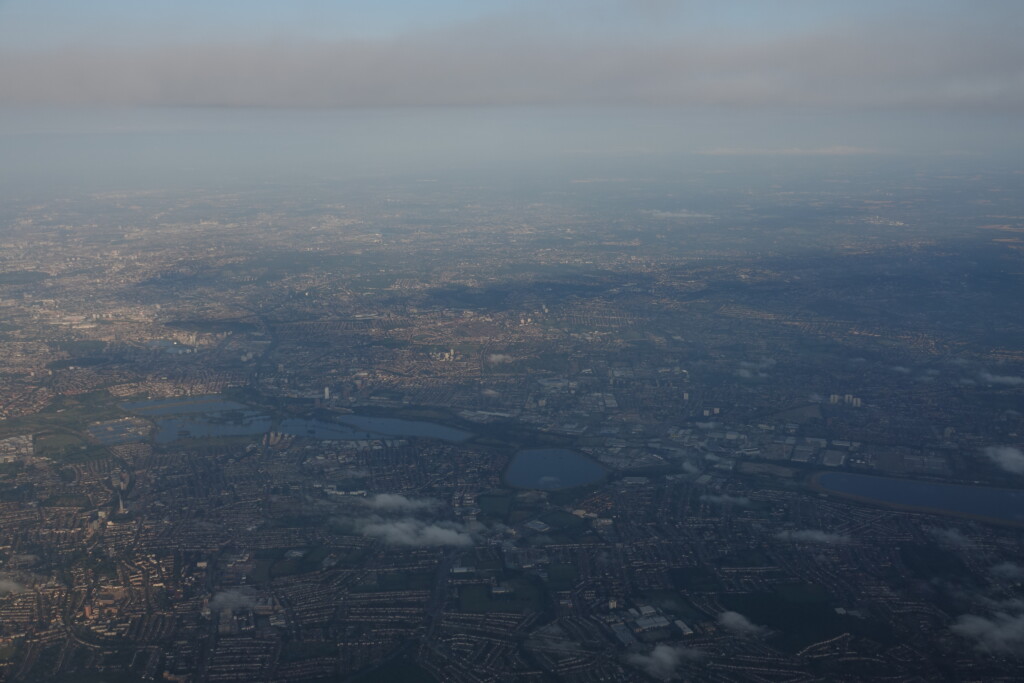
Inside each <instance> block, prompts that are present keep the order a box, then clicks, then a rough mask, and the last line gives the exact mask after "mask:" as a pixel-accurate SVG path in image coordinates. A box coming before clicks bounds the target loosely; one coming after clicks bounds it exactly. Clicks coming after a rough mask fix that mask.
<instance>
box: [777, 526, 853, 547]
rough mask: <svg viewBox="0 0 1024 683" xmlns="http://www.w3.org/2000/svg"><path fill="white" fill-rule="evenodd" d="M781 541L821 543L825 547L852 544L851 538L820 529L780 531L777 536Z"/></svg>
mask: <svg viewBox="0 0 1024 683" xmlns="http://www.w3.org/2000/svg"><path fill="white" fill-rule="evenodd" d="M775 538H777V539H779V540H780V541H792V542H794V543H821V544H824V545H843V544H846V543H849V542H850V537H849V536H844V535H843V534H832V533H829V532H827V531H822V530H820V529H799V530H797V531H780V532H779V533H777V534H775Z"/></svg>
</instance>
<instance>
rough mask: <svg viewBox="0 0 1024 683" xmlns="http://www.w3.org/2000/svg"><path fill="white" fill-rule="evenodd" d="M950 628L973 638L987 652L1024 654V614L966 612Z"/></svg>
mask: <svg viewBox="0 0 1024 683" xmlns="http://www.w3.org/2000/svg"><path fill="white" fill-rule="evenodd" d="M950 628H951V630H952V631H953V633H956V634H957V635H959V636H963V637H964V638H967V639H969V640H973V641H974V642H975V644H976V645H977V647H978V649H980V650H984V651H985V652H996V653H1001V654H1013V655H1017V656H1024V614H1017V615H1011V614H1007V613H1005V612H997V613H995V614H993V615H992V616H991V617H983V616H979V615H977V614H964V615H961V616H960V617H958V618H957V620H956V621H955V622H954V623H953V625H952V626H951V627H950Z"/></svg>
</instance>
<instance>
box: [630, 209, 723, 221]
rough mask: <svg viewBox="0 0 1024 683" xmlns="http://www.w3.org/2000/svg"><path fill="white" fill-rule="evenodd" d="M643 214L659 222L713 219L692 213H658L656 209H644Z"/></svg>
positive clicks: (703, 214)
mask: <svg viewBox="0 0 1024 683" xmlns="http://www.w3.org/2000/svg"><path fill="white" fill-rule="evenodd" d="M643 213H645V214H647V215H648V216H650V217H651V218H657V219H659V220H683V219H686V218H714V216H712V215H711V214H709V213H696V212H693V211H687V210H685V209H683V210H682V211H658V210H656V209H644V210H643Z"/></svg>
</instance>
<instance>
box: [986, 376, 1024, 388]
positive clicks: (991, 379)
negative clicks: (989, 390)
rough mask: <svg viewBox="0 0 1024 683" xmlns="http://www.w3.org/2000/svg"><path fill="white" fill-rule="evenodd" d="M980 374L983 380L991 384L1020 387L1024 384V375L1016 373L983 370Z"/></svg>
mask: <svg viewBox="0 0 1024 683" xmlns="http://www.w3.org/2000/svg"><path fill="white" fill-rule="evenodd" d="M978 376H979V377H981V380H982V381H983V382H988V383H989V384H1004V385H1006V386H1008V387H1019V386H1020V385H1022V384H1024V377H1018V376H1016V375H993V374H992V373H991V372H981V373H979V374H978Z"/></svg>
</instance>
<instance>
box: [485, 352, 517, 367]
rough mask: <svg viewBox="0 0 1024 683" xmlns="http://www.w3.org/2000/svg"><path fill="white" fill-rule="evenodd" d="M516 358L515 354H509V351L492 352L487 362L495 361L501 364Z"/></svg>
mask: <svg viewBox="0 0 1024 683" xmlns="http://www.w3.org/2000/svg"><path fill="white" fill-rule="evenodd" d="M514 360H515V358H514V357H513V356H510V355H508V354H507V353H492V354H491V355H489V356H487V362H488V363H493V364H495V365H500V364H502V363H511V362H512V361H514Z"/></svg>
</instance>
